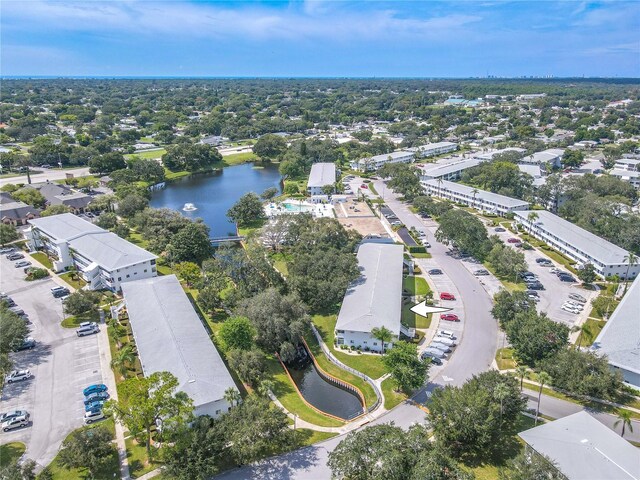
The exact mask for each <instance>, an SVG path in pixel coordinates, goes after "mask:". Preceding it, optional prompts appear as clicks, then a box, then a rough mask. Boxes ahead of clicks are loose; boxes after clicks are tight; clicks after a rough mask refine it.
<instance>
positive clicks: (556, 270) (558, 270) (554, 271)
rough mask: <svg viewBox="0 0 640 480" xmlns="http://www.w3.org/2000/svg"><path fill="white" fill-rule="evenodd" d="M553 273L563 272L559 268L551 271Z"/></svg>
mask: <svg viewBox="0 0 640 480" xmlns="http://www.w3.org/2000/svg"><path fill="white" fill-rule="evenodd" d="M549 271H550V272H551V273H559V272H560V271H561V270H560V269H559V268H556V267H553V268H552V269H551V270H549Z"/></svg>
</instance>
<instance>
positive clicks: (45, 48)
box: [0, 0, 640, 77]
mask: <svg viewBox="0 0 640 480" xmlns="http://www.w3.org/2000/svg"><path fill="white" fill-rule="evenodd" d="M0 9H1V11H0V13H1V16H0V27H1V42H2V43H1V51H0V60H1V65H2V67H1V72H0V73H1V74H2V75H106V76H117V75H133V76H156V75H157V76H339V77H342V76H365V77H386V76H395V77H406V76H410V77H424V76H426V77H431V76H433V77H467V76H486V75H496V76H521V75H537V76H541V75H554V76H583V75H586V76H632V77H638V76H640V28H638V26H639V25H640V2H637V1H631V2H624V1H610V2H595V3H592V2H579V1H564V2H558V1H544V0H537V1H534V2H525V1H511V2H499V1H489V0H487V1H483V0H477V1H473V0H467V1H460V2H439V1H408V2H384V1H370V2H364V1H360V2H347V1H337V0H334V1H308V2H307V1H291V2H279V1H271V2H266V1H264V2H257V1H256V2H249V1H245V2H231V1H227V2H208V1H151V0H126V1H94V0H84V1H82V2H71V1H69V2H65V1H60V0H58V1H46V0H3V1H2V2H1V3H0Z"/></svg>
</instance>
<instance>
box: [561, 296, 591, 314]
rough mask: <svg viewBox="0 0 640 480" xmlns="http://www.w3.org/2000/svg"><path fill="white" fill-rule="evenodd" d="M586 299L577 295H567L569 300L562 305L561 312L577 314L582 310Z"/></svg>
mask: <svg viewBox="0 0 640 480" xmlns="http://www.w3.org/2000/svg"><path fill="white" fill-rule="evenodd" d="M586 303H587V299H586V298H584V297H583V296H582V295H579V294H577V293H571V294H569V300H567V301H565V302H564V303H563V304H562V307H560V308H562V310H564V311H565V312H569V313H574V314H578V313H580V312H582V310H584V306H585V304H586Z"/></svg>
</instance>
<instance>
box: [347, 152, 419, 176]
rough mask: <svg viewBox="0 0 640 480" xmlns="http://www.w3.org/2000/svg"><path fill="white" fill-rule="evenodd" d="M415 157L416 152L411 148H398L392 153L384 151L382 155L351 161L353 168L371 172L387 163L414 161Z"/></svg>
mask: <svg viewBox="0 0 640 480" xmlns="http://www.w3.org/2000/svg"><path fill="white" fill-rule="evenodd" d="M414 159H415V153H414V152H411V151H409V150H398V151H396V152H391V153H383V154H382V155H374V156H373V157H368V158H361V159H360V160H356V161H354V162H351V163H350V166H351V168H352V169H353V170H357V171H360V172H369V171H373V170H378V169H379V168H380V167H382V166H383V165H386V164H387V163H412V162H413V160H414Z"/></svg>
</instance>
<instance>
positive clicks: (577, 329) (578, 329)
mask: <svg viewBox="0 0 640 480" xmlns="http://www.w3.org/2000/svg"><path fill="white" fill-rule="evenodd" d="M571 330H572V331H573V332H580V333H579V334H578V338H577V339H576V344H575V347H576V350H577V349H579V348H580V344H581V343H582V334H583V333H584V332H588V331H589V329H588V328H587V324H586V323H583V324H582V325H575V326H574V327H573V328H572V329H571Z"/></svg>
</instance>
